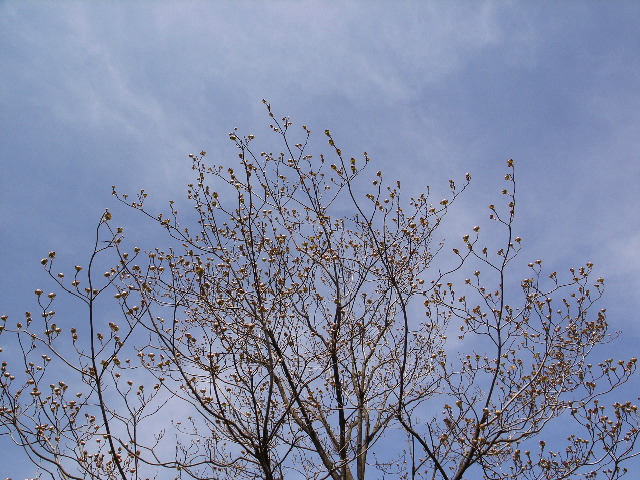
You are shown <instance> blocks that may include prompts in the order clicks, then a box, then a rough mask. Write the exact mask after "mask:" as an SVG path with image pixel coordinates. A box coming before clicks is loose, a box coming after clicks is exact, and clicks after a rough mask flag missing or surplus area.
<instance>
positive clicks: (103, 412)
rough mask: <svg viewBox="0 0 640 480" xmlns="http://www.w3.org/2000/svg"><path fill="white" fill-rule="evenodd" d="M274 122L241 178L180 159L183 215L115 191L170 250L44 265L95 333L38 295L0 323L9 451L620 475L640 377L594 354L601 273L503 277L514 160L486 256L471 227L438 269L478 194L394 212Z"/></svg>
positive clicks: (166, 466)
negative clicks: (632, 395) (446, 227)
mask: <svg viewBox="0 0 640 480" xmlns="http://www.w3.org/2000/svg"><path fill="white" fill-rule="evenodd" d="M265 103H266V102H265ZM266 105H267V109H268V115H269V118H270V122H271V125H270V127H271V130H272V132H273V133H274V135H275V137H274V138H275V139H276V141H277V150H275V151H276V152H278V151H279V152H281V153H267V152H266V151H262V152H259V151H258V150H257V149H255V148H254V144H255V143H256V141H257V140H256V138H255V137H254V135H246V136H243V135H241V134H240V133H238V131H237V130H234V131H233V132H231V133H230V134H229V138H230V140H231V141H232V142H234V144H235V146H236V147H237V150H238V156H239V160H238V162H237V163H236V164H235V165H228V164H227V165H224V166H216V165H212V164H210V163H208V157H206V154H205V152H201V153H200V154H199V155H190V157H191V162H192V169H193V171H194V173H195V180H194V181H193V183H191V184H189V186H188V191H187V197H188V199H189V201H191V202H192V204H193V207H194V210H193V211H192V212H187V213H184V212H182V213H179V212H178V208H177V206H176V205H177V204H176V203H174V202H170V208H169V209H168V211H166V212H164V213H157V212H154V211H151V210H150V209H149V208H148V207H147V206H146V204H145V200H146V198H147V193H146V192H145V191H144V190H142V191H140V192H139V194H137V195H134V196H129V195H127V194H123V193H120V192H119V191H118V190H117V189H116V188H115V187H114V188H113V194H114V196H115V198H116V199H117V200H119V201H120V202H122V203H123V204H125V205H127V206H129V207H131V208H132V209H134V210H137V211H138V214H139V215H142V216H143V217H145V218H147V219H148V220H149V221H150V222H155V223H157V224H158V225H160V226H161V227H162V228H163V229H164V230H163V231H164V232H165V233H166V244H164V245H163V246H159V247H158V248H154V249H150V250H148V251H144V250H141V249H140V248H137V247H133V246H131V245H129V244H127V241H126V240H125V237H124V231H123V229H122V228H120V227H117V226H114V222H115V220H114V219H113V218H112V213H111V212H110V211H107V212H105V213H104V214H103V215H102V217H101V219H100V221H99V224H98V226H97V228H96V236H95V245H94V249H93V254H92V255H91V257H90V259H89V261H88V264H87V265H85V266H81V265H77V266H75V267H73V268H72V271H71V273H63V272H59V269H58V268H57V266H58V260H57V259H56V254H55V252H53V251H52V252H50V253H49V255H48V257H47V258H44V259H42V261H41V263H42V265H43V267H44V269H45V271H46V272H47V273H48V274H49V275H50V276H51V278H52V279H53V280H54V281H55V282H56V283H57V285H58V289H59V292H58V293H63V294H65V295H67V296H70V297H75V298H76V299H77V300H78V301H79V302H80V303H81V304H82V305H84V308H85V310H84V311H85V313H86V316H85V318H81V319H79V320H71V319H69V318H59V315H56V312H55V311H54V310H53V303H54V299H55V298H56V295H57V294H56V293H49V294H45V293H44V291H43V290H41V289H38V290H36V291H35V295H36V297H37V302H38V306H39V312H38V314H37V315H35V314H34V315H32V314H31V313H29V312H27V314H26V317H25V318H23V319H20V320H18V321H15V320H13V319H9V318H8V317H7V316H6V315H4V316H2V321H3V324H2V326H0V330H1V333H2V341H3V345H11V346H12V348H11V351H13V352H15V351H18V352H19V354H20V355H19V356H20V358H16V357H15V355H14V356H12V357H11V358H7V355H6V352H5V353H3V355H4V358H3V359H2V366H1V369H2V373H1V378H0V382H1V383H0V387H1V390H0V396H1V398H2V406H1V407H0V419H1V420H0V422H1V425H2V433H7V434H11V435H12V438H13V439H14V440H15V441H16V443H17V444H19V445H21V446H22V447H24V449H25V451H26V453H27V454H28V455H29V456H30V458H31V459H32V460H33V461H34V462H36V463H38V464H39V465H40V467H41V469H42V472H43V475H44V474H46V473H47V472H48V474H49V475H50V476H51V478H69V479H88V478H90V479H123V480H124V479H139V478H169V476H171V477H175V478H196V479H214V478H216V479H217V478H220V479H223V478H238V479H239V478H246V479H266V480H275V479H285V478H286V479H289V478H304V479H323V478H327V479H333V480H352V479H357V480H364V479H365V478H412V479H413V478H425V479H446V480H462V479H470V478H474V479H475V478H484V479H512V478H518V479H548V480H558V479H578V478H585V479H586V478H607V479H616V478H620V477H621V476H622V475H624V473H625V471H626V470H625V468H624V461H625V460H628V459H630V458H632V457H634V456H636V455H637V453H638V450H637V446H636V441H637V439H638V434H639V433H640V429H639V424H638V412H637V407H636V405H635V404H633V403H632V402H630V401H627V400H621V399H620V398H618V397H619V395H617V389H618V387H620V386H621V385H623V384H624V383H625V382H627V381H628V380H629V378H630V377H631V376H632V374H633V373H634V372H635V369H636V359H635V358H631V359H621V360H618V359H602V360H601V359H599V357H598V355H599V354H598V349H597V347H598V346H600V345H601V344H603V343H606V342H608V341H610V340H611V336H610V335H609V334H608V323H607V319H606V310H605V309H603V308H599V307H598V305H597V302H598V300H600V298H601V296H602V294H603V291H604V290H603V289H604V279H602V278H595V279H594V273H593V272H592V269H593V265H592V264H591V263H587V264H586V265H584V266H582V267H579V268H575V269H573V268H572V269H569V270H568V271H567V272H566V273H565V274H563V273H556V272H555V271H547V270H545V269H544V268H543V267H542V262H541V261H540V260H538V261H535V262H532V263H530V264H529V265H528V267H529V269H530V274H529V276H528V277H527V278H524V279H521V278H514V275H513V273H512V265H513V264H514V262H516V261H519V259H518V260H516V259H517V258H518V253H519V251H520V245H521V242H522V240H521V238H520V237H518V236H517V235H516V233H515V232H514V231H513V226H514V219H515V215H516V203H517V202H516V186H517V183H516V171H515V166H514V162H513V160H508V161H507V164H506V168H507V172H506V174H505V177H504V178H505V187H504V189H503V190H502V198H503V199H504V201H502V202H500V203H498V202H496V203H497V204H496V205H491V206H490V211H489V215H490V218H491V219H492V220H494V221H495V226H496V230H495V232H494V234H492V237H491V238H492V239H494V238H501V239H502V240H500V244H499V245H497V246H495V245H493V246H492V245H489V244H487V242H486V241H485V238H484V237H482V236H481V232H480V228H479V227H477V226H476V227H471V228H469V231H468V233H467V234H465V235H464V237H463V238H462V239H461V241H460V240H458V241H457V243H456V244H455V245H456V246H455V248H453V249H452V251H453V257H451V258H453V261H452V262H451V264H450V265H448V266H447V265H444V266H443V265H441V264H438V265H437V266H436V264H435V262H436V258H437V255H438V253H440V252H441V251H442V249H443V248H445V245H444V243H443V242H441V241H440V240H439V239H438V237H437V235H436V232H437V230H438V227H439V226H440V225H441V224H442V222H443V221H444V219H445V217H446V216H447V215H449V214H452V215H455V208H454V204H455V202H456V199H458V197H459V195H461V194H462V193H463V192H464V190H465V189H466V188H467V185H468V184H469V182H470V180H471V177H470V175H469V174H466V175H465V177H464V180H463V181H462V182H461V183H456V182H454V181H453V180H451V181H450V182H449V194H448V195H447V197H446V198H444V199H437V200H434V199H432V198H431V194H430V191H429V190H428V189H427V190H426V191H423V192H417V193H416V192H411V193H408V192H405V191H404V190H403V189H402V188H401V185H400V182H395V183H388V182H387V181H386V179H385V177H384V176H383V174H382V172H377V173H375V174H371V175H369V177H367V178H365V177H366V175H365V173H366V174H368V172H369V169H370V167H369V164H371V163H372V161H371V160H370V158H369V156H368V154H367V153H365V154H364V155H363V157H362V158H360V159H356V158H351V157H349V156H347V155H345V154H344V153H343V151H342V150H341V149H340V148H339V147H338V146H337V144H336V142H335V141H334V139H333V136H332V134H331V132H330V131H328V130H326V131H325V132H324V133H325V135H326V137H327V139H328V143H329V145H330V147H331V151H330V154H326V155H324V154H323V155H317V156H316V155H312V154H310V153H309V152H308V141H309V138H310V135H311V131H310V130H309V129H308V128H307V127H306V126H303V127H302V131H301V133H300V132H298V133H295V132H294V131H293V128H292V127H293V124H292V122H291V121H290V119H289V118H288V117H285V118H282V119H278V118H276V117H275V116H274V114H273V113H272V111H271V107H270V106H269V105H268V104H266ZM492 241H494V240H492ZM447 249H449V246H447ZM449 251H451V250H450V249H449ZM558 426H559V427H558ZM551 429H552V430H551ZM559 431H562V432H563V433H562V435H558V432H559ZM167 472H170V473H167Z"/></svg>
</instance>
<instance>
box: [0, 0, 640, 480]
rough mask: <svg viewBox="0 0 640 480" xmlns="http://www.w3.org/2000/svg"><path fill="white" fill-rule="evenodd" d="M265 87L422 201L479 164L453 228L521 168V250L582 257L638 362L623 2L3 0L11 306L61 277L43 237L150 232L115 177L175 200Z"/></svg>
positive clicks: (221, 154) (630, 62) (246, 127)
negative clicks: (104, 227)
mask: <svg viewBox="0 0 640 480" xmlns="http://www.w3.org/2000/svg"><path fill="white" fill-rule="evenodd" d="M263 98H266V99H268V100H269V101H270V102H271V104H272V106H273V108H274V110H275V112H276V113H277V114H279V115H290V116H291V118H292V120H293V121H294V122H295V123H296V124H303V123H304V124H306V125H308V126H309V127H310V128H311V129H312V130H313V131H314V132H316V133H317V134H318V135H317V137H318V141H319V142H321V141H323V140H322V138H321V137H322V135H321V132H322V131H323V130H324V129H325V128H329V129H331V131H332V133H333V135H334V138H335V139H336V141H337V143H338V144H339V145H340V147H341V148H342V150H343V151H345V152H348V154H349V155H353V156H357V155H359V154H361V153H362V152H363V151H365V150H366V151H367V152H368V153H369V155H370V156H371V157H372V159H373V163H374V165H373V166H372V167H371V170H372V171H375V170H378V169H380V170H383V171H385V172H387V178H393V177H397V178H398V179H400V180H402V181H403V188H406V189H407V190H409V191H411V192H412V193H414V192H415V193H417V192H418V191H419V189H421V188H423V187H424V186H425V185H431V187H432V188H434V189H435V190H436V191H438V190H440V191H442V192H443V193H444V192H446V187H447V180H448V179H449V178H454V179H462V178H463V176H464V174H465V173H466V172H470V173H471V175H472V177H473V182H472V186H471V187H470V190H469V191H468V192H467V195H465V197H464V198H462V199H461V201H460V203H459V204H458V205H457V207H456V208H457V210H455V211H454V212H453V213H452V215H451V217H450V218H449V221H450V222H451V223H450V224H449V225H448V226H447V227H446V229H445V230H444V231H445V232H449V233H450V234H451V235H456V236H457V235H458V233H459V232H462V231H463V230H465V229H468V228H469V227H470V226H471V225H474V224H476V223H479V222H480V221H484V219H485V218H486V213H487V212H486V208H485V206H486V205H488V204H489V203H492V202H493V201H494V200H495V199H496V198H497V197H498V196H499V195H498V192H499V189H500V188H502V187H501V177H502V175H503V173H504V166H505V160H506V159H508V158H513V159H515V161H516V165H517V173H518V182H519V184H518V188H519V194H520V197H519V200H520V204H519V212H518V216H519V220H518V223H517V229H518V234H520V235H521V236H522V237H523V238H524V240H525V248H524V250H523V252H522V257H521V262H522V263H523V264H524V263H527V262H528V261H530V260H532V259H535V258H542V259H544V260H545V264H547V265H548V266H549V268H551V269H552V270H558V271H562V270H566V269H568V268H569V267H570V266H580V265H583V264H584V263H585V262H587V261H592V262H594V263H595V266H596V271H597V273H598V274H600V275H603V276H604V277H605V278H606V279H607V293H606V296H605V299H604V301H603V306H604V305H606V307H607V309H608V311H609V315H610V316H609V319H610V321H611V323H612V328H613V329H614V330H623V331H624V335H623V338H622V339H621V341H620V342H619V343H618V344H617V349H618V350H619V351H620V352H622V353H624V355H625V356H632V355H638V353H640V352H639V351H638V348H637V345H638V341H640V327H639V326H638V325H639V322H638V311H640V299H639V297H640V296H639V295H638V291H639V289H640V281H639V279H638V278H639V277H638V271H639V270H640V215H638V212H640V3H638V2H632V1H628V2H623V1H617V2H595V1H594V2H578V1H573V2H568V1H567V2H545V1H542V2H506V1H502V2H480V1H479V2H449V1H447V2H445V1H441V2H435V1H434V2H398V3H396V2H393V5H391V4H387V3H384V2H332V3H331V4H329V5H327V4H326V3H325V2H308V1H302V2H295V3H294V2H287V1H278V2H275V1H274V2H268V3H267V2H265V3H258V2H255V3H254V2H242V1H241V2H168V1H167V2H146V1H145V2H124V1H122V2H115V1H113V2H106V1H105V2H83V3H77V2H56V3H54V2H48V3H45V2H17V1H16V2H13V1H5V2H1V3H0V191H1V192H2V195H1V197H0V228H1V229H2V236H1V237H0V265H1V266H2V273H3V274H2V277H1V278H0V285H1V288H0V292H2V293H1V297H0V310H1V312H2V313H6V314H9V315H13V316H16V315H20V314H21V312H24V311H25V310H28V309H32V308H33V306H34V300H33V294H32V292H33V289H34V288H36V287H41V288H43V289H48V288H50V287H51V285H50V284H49V283H47V280H46V278H45V276H44V273H42V271H41V269H40V265H39V259H40V258H42V257H43V256H44V255H45V254H46V252H48V251H49V250H56V251H57V252H59V256H60V257H61V261H62V262H65V263H66V264H69V265H71V264H75V263H77V262H79V261H84V260H85V258H86V255H87V254H88V253H89V251H90V249H91V240H90V238H91V233H92V230H93V228H94V227H95V225H96V223H97V221H98V220H99V217H100V215H101V213H102V212H103V211H104V209H105V208H110V209H112V210H114V212H116V215H120V214H122V222H120V223H123V224H126V225H127V227H128V229H129V230H130V231H131V234H132V237H133V238H136V235H138V238H144V239H146V240H149V241H150V245H151V244H153V240H154V238H153V237H149V235H151V236H152V235H154V232H155V231H154V230H152V229H149V226H148V225H144V224H142V223H139V221H140V219H139V218H136V217H135V216H132V215H131V213H132V212H131V213H127V212H125V211H120V210H118V207H117V205H115V202H114V200H113V199H112V197H111V185H118V187H119V189H120V190H122V191H129V192H134V191H136V190H138V189H140V188H145V189H146V190H147V191H148V192H149V193H150V195H151V196H152V197H153V198H154V199H157V201H158V203H159V204H166V202H167V201H168V200H169V199H172V198H179V197H181V196H183V192H184V187H185V185H186V183H188V181H189V179H190V173H191V172H190V169H189V161H188V158H187V155H188V154H189V153H192V152H194V153H195V152H199V151H200V150H206V151H207V152H209V155H210V158H212V159H213V160H215V162H216V163H227V162H228V161H231V162H233V161H234V160H233V158H234V157H235V154H234V153H233V150H232V146H231V145H230V142H229V141H228V139H227V133H228V132H229V131H230V130H231V129H232V128H233V127H236V126H237V127H239V129H240V130H241V131H243V132H245V133H252V132H259V131H262V130H261V129H263V128H264V125H265V124H266V123H268V122H267V117H266V115H265V112H264V107H263V105H262V103H261V100H262V99H263ZM258 140H260V137H259V138H258ZM265 141H266V142H268V140H265ZM226 159H229V160H226ZM158 241H159V242H161V241H162V237H161V236H160V237H158ZM0 445H1V446H3V447H4V446H5V445H6V441H5V440H4V439H0ZM11 451H13V450H11ZM16 458H19V457H16ZM5 469H8V470H7V471H6V472H5V471H4V470H5ZM0 470H2V471H0V476H3V475H4V476H13V477H14V478H24V477H26V476H27V475H29V474H30V469H29V468H28V467H26V466H25V465H24V464H22V463H21V462H19V461H17V462H16V463H15V464H14V466H12V467H7V465H6V463H3V466H2V467H0ZM3 478H4V477H3Z"/></svg>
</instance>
